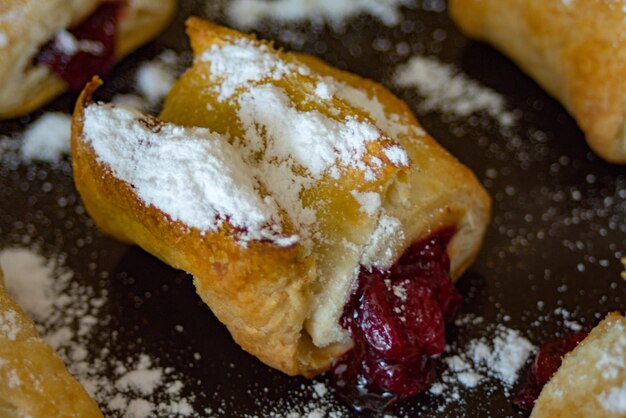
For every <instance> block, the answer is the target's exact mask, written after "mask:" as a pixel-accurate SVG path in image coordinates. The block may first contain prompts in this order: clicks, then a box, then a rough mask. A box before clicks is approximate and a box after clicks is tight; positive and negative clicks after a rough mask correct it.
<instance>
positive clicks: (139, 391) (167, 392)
mask: <svg viewBox="0 0 626 418" xmlns="http://www.w3.org/2000/svg"><path fill="white" fill-rule="evenodd" d="M63 259H64V256H62V255H56V256H53V257H50V259H46V258H44V257H43V256H42V255H40V254H39V252H38V251H37V250H36V249H30V248H7V249H3V250H2V251H0V266H1V267H2V269H3V270H4V271H5V280H6V284H7V289H9V291H10V292H12V295H13V296H14V298H15V299H16V301H17V302H18V304H19V303H23V307H24V308H25V310H26V311H27V312H28V313H29V314H30V315H31V316H33V318H34V319H35V322H36V324H37V326H38V328H39V329H40V331H41V333H42V336H43V338H44V340H45V341H46V342H48V344H50V345H51V346H52V347H53V348H54V349H55V350H57V352H58V353H59V355H60V356H61V358H62V359H63V360H64V362H65V364H66V365H67V367H68V370H69V371H70V373H72V374H73V375H74V376H75V377H76V378H77V379H78V380H79V382H80V383H81V384H82V385H83V386H84V387H85V390H87V392H88V393H89V394H90V395H91V396H92V397H93V398H94V399H95V400H96V401H97V402H98V403H99V404H100V406H101V408H102V409H103V412H105V414H107V416H109V415H111V416H113V417H118V416H120V417H121V416H123V417H133V418H134V417H147V416H155V415H156V416H167V417H192V416H193V417H197V416H198V414H196V412H195V411H194V410H193V408H192V406H191V404H190V402H189V401H190V400H191V399H189V398H185V397H183V396H182V395H181V391H182V390H183V388H184V385H183V383H182V380H181V376H177V374H176V372H175V370H174V369H172V368H166V367H161V366H159V365H156V364H154V360H153V359H152V358H150V357H149V356H148V355H147V354H141V353H140V354H139V355H137V357H136V358H135V359H119V358H116V357H115V356H112V355H111V350H110V348H109V347H107V346H105V347H102V348H101V349H99V350H93V343H92V340H93V339H94V337H95V334H94V331H95V330H96V328H95V327H96V325H98V324H99V323H102V322H106V317H103V316H102V314H101V313H100V309H101V308H102V307H103V306H105V304H106V295H105V294H98V293H96V292H95V291H94V289H92V288H90V287H88V286H85V285H81V284H79V283H77V282H74V281H72V278H73V274H72V272H71V271H69V270H68V269H67V268H65V267H64V266H63V264H62V263H63V261H62V260H63ZM22 279H26V280H27V281H26V282H24V281H22ZM16 283H17V284H19V286H18V285H16ZM11 289H12V290H11ZM41 289H44V290H45V291H43V292H37V291H39V290H41ZM20 301H21V302H20ZM43 312H45V313H46V314H45V315H42V313H43ZM4 322H5V321H2V320H0V332H3V329H2V323H4ZM76 323H78V328H77V329H74V327H73V326H72V327H71V326H68V324H76ZM10 332H12V331H10ZM100 332H101V330H98V333H100ZM115 338H116V335H115V334H112V335H111V336H110V344H115ZM111 370H113V371H114V374H113V375H111V372H110V371H111ZM11 379H12V382H13V383H14V384H16V385H17V384H20V382H19V380H18V379H19V376H17V375H15V377H11ZM157 400H158V402H157Z"/></svg>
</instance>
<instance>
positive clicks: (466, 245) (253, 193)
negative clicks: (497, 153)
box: [72, 18, 490, 376]
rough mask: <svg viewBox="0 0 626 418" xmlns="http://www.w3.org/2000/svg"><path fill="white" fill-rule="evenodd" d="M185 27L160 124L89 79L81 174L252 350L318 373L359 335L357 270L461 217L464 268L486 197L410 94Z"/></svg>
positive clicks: (80, 132) (79, 117) (220, 31)
mask: <svg viewBox="0 0 626 418" xmlns="http://www.w3.org/2000/svg"><path fill="white" fill-rule="evenodd" d="M188 33H189V35H190V37H191V42H192V47H193V49H194V55H195V62H194V65H193V67H192V68H191V69H190V70H188V71H187V73H186V74H184V75H183V76H182V77H181V79H179V80H178V82H177V83H176V84H175V85H174V87H173V89H172V91H171V92H170V94H169V96H168V98H167V100H166V103H165V106H164V110H163V112H162V114H161V116H160V119H156V118H152V117H149V116H146V115H141V114H139V113H136V112H132V111H130V110H126V109H121V108H115V107H112V106H110V105H105V104H98V103H93V102H92V101H91V94H92V92H93V90H94V89H95V88H96V87H97V82H93V83H92V84H90V85H89V86H88V87H87V89H86V90H85V91H84V92H83V94H82V96H81V98H80V99H79V102H78V104H77V107H76V111H75V114H74V121H73V131H72V157H73V165H74V176H75V182H76V185H77V188H78V190H79V192H80V193H81V196H82V198H83V200H84V202H85V205H86V207H87V210H88V212H89V214H90V215H91V216H92V217H93V219H94V220H95V222H96V224H97V225H98V227H100V228H101V229H102V230H104V231H105V232H107V233H109V234H111V235H113V236H114V237H116V238H118V239H120V240H123V241H126V242H131V243H135V244H138V245H140V246H142V247H143V248H145V249H146V250H147V251H149V252H151V253H152V254H154V255H156V256H158V257H159V258H161V259H162V260H164V261H165V262H167V263H169V264H171V265H173V266H175V267H177V268H180V269H183V270H185V271H187V272H189V273H191V274H192V275H193V276H194V283H195V285H196V288H197V291H198V293H199V295H200V296H201V297H202V299H203V300H204V301H205V302H206V303H207V304H208V305H209V306H210V307H211V309H212V310H213V312H214V313H215V314H216V316H217V317H218V318H219V319H220V320H221V321H222V322H224V323H225V324H226V326H227V327H228V329H229V330H230V332H231V334H232V335H233V337H234V338H235V340H236V341H237V342H238V343H239V344H240V345H241V346H242V347H243V348H244V349H245V350H247V351H249V352H251V353H253V354H254V355H256V356H257V357H259V358H260V359H261V360H262V361H264V362H265V363H267V364H269V365H271V366H273V367H275V368H278V369H280V370H282V371H284V372H286V373H289V374H303V375H307V376H311V375H314V374H315V373H318V372H319V371H322V370H324V369H326V368H327V367H328V366H329V364H330V362H332V360H333V359H336V358H337V357H338V356H339V355H341V354H342V353H344V352H345V351H346V350H348V349H349V348H350V346H351V339H350V336H349V335H347V333H346V331H345V330H343V329H342V328H341V327H340V326H339V323H338V322H339V318H340V316H341V314H342V312H343V307H344V304H345V303H346V301H347V299H348V296H349V293H350V291H351V290H352V288H353V286H354V284H355V281H356V278H357V276H358V273H359V268H360V266H361V265H363V266H376V267H378V268H385V267H389V266H390V265H391V264H392V263H393V261H394V260H395V259H396V258H397V257H399V256H400V255H401V254H402V253H403V251H404V250H405V249H406V248H407V247H408V246H409V245H410V244H411V243H412V242H414V241H416V240H418V239H420V238H423V237H425V236H428V235H429V234H430V233H432V232H433V231H436V230H438V229H440V228H442V227H447V226H454V227H455V228H456V230H457V232H456V235H455V237H454V238H453V240H452V242H451V244H450V245H449V248H448V252H449V253H450V257H451V263H452V267H451V268H452V275H453V277H458V276H459V275H460V274H461V273H462V272H463V271H464V270H465V269H466V268H467V267H468V265H469V264H470V263H471V261H472V260H473V258H474V257H475V255H476V253H477V251H478V249H479V247H480V244H481V241H482V237H483V235H484V231H485V228H486V225H487V222H488V219H489V212H490V199H489V197H488V196H487V194H486V192H485V191H484V189H483V188H482V187H481V186H480V185H479V183H478V182H477V180H476V179H475V177H474V176H473V174H472V173H471V172H470V171H469V170H468V169H467V168H465V167H463V166H462V165H461V164H460V163H458V162H457V161H456V160H455V159H454V158H453V157H451V156H450V155H449V154H448V153H446V152H445V151H444V150H443V149H442V148H441V147H440V146H439V145H438V144H437V143H436V142H435V141H433V140H432V138H430V137H429V136H428V135H427V134H426V133H425V132H424V131H423V130H422V129H421V127H420V126H419V124H418V123H417V121H416V120H415V118H414V116H413V115H412V114H411V112H410V111H409V109H408V108H407V106H406V105H405V104H404V103H403V102H402V101H400V100H399V99H397V98H396V97H395V96H393V95H392V94H391V93H389V92H388V91H387V90H386V89H385V88H383V87H382V86H380V85H378V84H376V83H374V82H371V81H368V80H365V79H362V78H360V77H357V76H354V75H351V74H348V73H345V72H342V71H339V70H336V69H334V68H332V67H330V66H328V65H327V64H324V63H323V62H321V61H319V60H317V59H315V58H313V57H310V56H305V55H300V54H290V53H285V52H281V51H277V50H275V49H274V48H273V47H272V46H271V44H269V43H266V42H262V41H257V40H256V39H255V38H254V37H252V36H248V35H243V34H240V33H238V32H235V31H232V30H229V29H226V28H223V27H220V26H217V25H214V24H211V23H208V22H204V21H202V20H200V19H194V18H192V19H190V20H189V21H188ZM203 128H206V129H203ZM168 182H169V183H170V185H168ZM198 208H201V210H194V209H198Z"/></svg>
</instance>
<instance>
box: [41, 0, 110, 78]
mask: <svg viewBox="0 0 626 418" xmlns="http://www.w3.org/2000/svg"><path fill="white" fill-rule="evenodd" d="M121 9H122V2H105V3H102V4H101V5H100V6H99V7H98V8H97V9H96V11H95V12H93V13H92V14H91V15H90V16H89V17H87V18H86V19H85V20H84V21H83V22H82V23H80V24H79V25H77V26H75V27H73V28H71V29H69V30H67V31H63V32H60V33H59V34H57V36H56V37H55V38H54V39H53V40H51V41H50V42H48V43H47V44H46V45H44V46H43V47H42V48H41V49H40V50H39V54H38V55H37V57H36V58H35V62H36V63H38V64H45V65H47V66H48V67H49V68H50V69H51V70H52V71H54V72H55V73H57V74H58V75H59V77H61V78H62V79H63V80H65V81H66V82H67V84H68V85H69V87H70V89H72V90H79V89H81V88H82V87H83V86H84V85H85V83H86V82H87V81H89V79H90V78H91V77H92V76H93V75H94V74H101V75H102V74H106V73H107V72H108V71H109V70H110V69H111V67H112V66H113V64H114V63H115V37H116V32H117V23H118V18H119V14H120V11H121Z"/></svg>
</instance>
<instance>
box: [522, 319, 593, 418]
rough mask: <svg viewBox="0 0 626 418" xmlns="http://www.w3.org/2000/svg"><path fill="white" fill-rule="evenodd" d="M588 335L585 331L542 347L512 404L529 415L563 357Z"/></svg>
mask: <svg viewBox="0 0 626 418" xmlns="http://www.w3.org/2000/svg"><path fill="white" fill-rule="evenodd" d="M588 334H589V333H588V332H586V331H583V332H578V333H576V334H572V335H570V336H568V337H566V338H560V339H556V340H552V341H549V342H547V343H546V344H544V345H542V346H541V348H540V349H539V353H537V357H536V358H535V361H534V363H533V365H532V367H531V369H530V371H529V372H528V376H527V378H526V384H525V385H524V387H523V388H522V390H521V391H520V392H519V394H518V395H517V396H516V398H515V400H514V401H513V403H514V404H515V406H516V407H517V408H518V409H520V410H521V411H524V412H526V413H530V412H531V411H532V409H533V407H534V406H535V402H536V401H537V398H538V397H539V394H540V393H541V389H543V387H544V386H545V385H546V383H548V381H549V380H550V378H551V377H552V375H553V374H554V373H555V372H556V371H557V370H558V369H559V367H561V361H562V360H563V356H564V355H565V354H567V353H569V352H570V351H572V350H573V349H574V348H576V346H577V345H578V344H579V343H580V342H581V341H582V340H584V339H585V338H586V337H587V335H588Z"/></svg>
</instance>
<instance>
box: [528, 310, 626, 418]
mask: <svg viewBox="0 0 626 418" xmlns="http://www.w3.org/2000/svg"><path fill="white" fill-rule="evenodd" d="M624 417H626V318H624V316H622V315H621V314H620V313H618V312H613V313H610V314H609V315H607V317H606V318H605V319H604V320H602V321H601V322H600V323H599V324H598V325H597V326H596V327H595V328H594V329H593V330H592V331H591V333H590V334H589V335H588V336H587V338H585V339H584V340H583V341H581V342H580V344H579V345H578V346H577V347H576V348H575V349H574V350H573V351H571V352H570V353H568V354H566V355H565V357H564V358H563V362H562V363H561V367H560V368H559V369H558V371H557V372H556V373H555V374H554V376H552V378H551V379H550V381H549V382H548V384H546V385H545V386H544V388H543V390H542V391H541V394H540V396H539V398H538V399H537V402H536V403H535V407H534V408H533V412H532V414H531V418H624Z"/></svg>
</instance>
